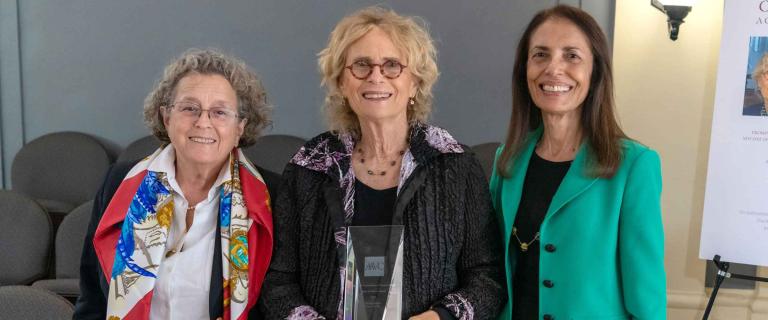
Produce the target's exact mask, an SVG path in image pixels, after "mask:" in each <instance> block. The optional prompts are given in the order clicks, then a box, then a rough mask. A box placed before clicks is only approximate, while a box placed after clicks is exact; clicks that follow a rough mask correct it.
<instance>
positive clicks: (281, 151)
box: [243, 134, 306, 173]
mask: <svg viewBox="0 0 768 320" xmlns="http://www.w3.org/2000/svg"><path fill="white" fill-rule="evenodd" d="M304 143H306V140H304V139H302V138H299V137H295V136H289V135H282V134H275V135H267V136H263V137H261V138H259V140H257V141H256V144H254V145H252V146H250V147H248V148H245V149H244V150H243V153H245V156H246V157H248V159H249V160H251V162H253V164H255V165H258V166H259V167H262V168H264V169H267V170H270V171H273V172H276V173H282V172H283V169H284V168H285V165H286V164H288V161H290V160H291V158H292V157H293V155H294V154H296V152H297V151H299V148H301V146H303V145H304Z"/></svg>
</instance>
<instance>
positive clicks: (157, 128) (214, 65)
mask: <svg viewBox="0 0 768 320" xmlns="http://www.w3.org/2000/svg"><path fill="white" fill-rule="evenodd" d="M192 73H196V74H205V75H210V74H218V75H221V76H223V77H224V78H226V79H227V80H229V84H230V85H231V86H232V89H234V90H235V93H236V94H237V104H238V106H237V110H238V113H239V114H240V116H241V117H242V119H245V120H247V121H246V123H245V129H244V130H243V135H242V136H241V137H240V141H239V144H238V146H239V147H247V146H250V145H252V144H254V143H255V142H256V139H257V138H258V137H259V135H260V134H261V131H262V130H263V129H264V128H265V127H267V126H269V125H270V124H271V123H272V121H271V119H270V112H271V109H272V107H271V106H270V105H269V104H267V92H266V91H265V90H264V86H263V85H262V83H261V80H260V79H259V77H258V76H257V75H256V73H254V72H253V71H252V70H250V69H249V68H248V66H247V65H246V64H245V62H243V61H242V60H240V59H237V58H235V57H233V56H229V55H226V54H224V53H222V52H220V51H217V50H215V49H206V50H200V49H190V50H187V51H186V52H184V53H183V54H182V55H181V56H179V57H178V58H177V59H176V60H174V61H173V62H171V64H169V65H168V66H167V67H165V70H164V71H163V76H162V78H160V80H159V81H158V82H157V83H156V84H155V87H154V88H153V89H152V91H151V92H150V93H149V95H147V98H146V99H144V123H145V124H146V125H147V127H149V128H150V129H152V134H153V135H154V136H155V137H157V138H158V139H159V140H160V141H162V142H164V143H169V142H170V138H169V137H168V131H167V130H166V128H165V125H164V123H163V116H162V114H161V112H160V109H161V108H163V107H165V106H168V105H170V104H171V103H172V101H173V98H174V95H175V89H176V85H177V84H178V83H179V81H181V79H182V78H184V77H185V76H187V75H189V74H192Z"/></svg>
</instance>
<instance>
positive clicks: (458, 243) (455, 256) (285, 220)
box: [259, 126, 506, 319]
mask: <svg viewBox="0 0 768 320" xmlns="http://www.w3.org/2000/svg"><path fill="white" fill-rule="evenodd" d="M412 130H413V131H412V133H411V140H410V148H409V150H410V152H411V154H412V155H413V162H412V164H416V166H415V168H413V167H411V166H410V165H409V164H406V163H405V162H406V160H405V159H404V160H403V161H404V164H403V167H404V168H409V167H410V168H413V169H412V170H413V171H412V173H411V174H410V175H409V176H408V177H407V178H404V179H403V180H404V181H403V185H402V187H401V188H400V191H399V192H398V195H397V200H396V203H395V208H394V212H393V223H392V224H395V225H404V227H405V230H404V253H403V290H404V293H403V319H407V318H408V317H409V316H412V315H415V314H418V313H421V312H424V311H427V310H429V309H430V308H436V309H440V308H442V309H444V310H447V311H449V312H450V314H451V315H453V316H455V317H457V318H461V319H490V318H493V317H495V316H496V315H497V314H498V312H499V311H501V308H502V306H503V304H504V302H505V301H506V288H505V287H504V280H503V279H504V276H503V271H502V270H503V269H502V264H503V262H502V261H501V257H503V254H502V252H501V248H500V244H499V243H498V237H499V236H500V235H499V229H498V227H497V224H498V223H497V220H496V216H495V215H494V213H493V209H492V207H491V202H490V195H489V193H488V186H487V184H486V179H485V175H484V174H483V170H482V168H481V167H480V164H479V163H478V161H477V160H476V158H475V157H474V156H473V155H472V154H471V152H465V151H469V150H467V149H466V147H463V146H460V145H459V144H458V143H457V142H455V140H453V138H452V137H450V135H449V134H448V133H447V132H445V131H444V130H442V129H439V128H436V127H428V126H419V127H415V128H413V129H412ZM343 139H346V138H343ZM345 141H348V140H345ZM351 150H352V146H351V145H350V142H344V141H341V140H340V139H339V137H337V136H336V135H335V134H332V133H325V134H322V135H320V136H318V137H316V138H314V139H312V140H311V141H309V142H307V144H306V145H305V146H304V147H303V148H302V149H301V150H300V151H299V153H298V154H297V155H296V156H295V157H294V158H293V160H291V163H289V164H288V165H287V166H286V168H285V171H284V172H283V177H282V178H283V185H282V186H281V192H280V195H279V196H278V197H277V198H276V200H275V201H274V202H273V203H274V213H273V217H274V228H275V233H274V234H275V246H274V248H273V250H274V252H273V254H272V263H271V264H270V267H269V271H268V272H267V277H266V279H265V280H264V285H263V286H262V295H261V298H260V300H259V307H260V309H261V310H262V314H263V315H264V317H265V318H266V319H285V318H286V317H288V316H289V314H292V313H293V312H297V310H304V309H307V308H309V307H311V308H312V309H314V310H315V311H316V312H317V313H319V314H320V315H322V316H325V317H326V318H327V319H336V315H337V313H338V312H337V310H338V306H339V301H340V299H341V297H340V274H339V269H340V266H341V265H343V261H340V260H341V258H340V255H339V253H338V252H337V250H338V249H339V246H338V245H337V242H336V241H335V240H334V234H335V232H336V231H337V230H339V229H340V228H343V227H344V226H345V225H346V222H345V209H344V205H343V202H344V200H343V199H344V197H345V196H344V195H345V192H346V191H345V189H343V188H342V187H341V184H340V183H341V182H342V181H340V179H344V181H347V178H341V177H340V175H344V177H350V176H349V175H348V174H347V173H348V172H349V171H350V170H351V169H350V161H349V159H350V156H351ZM449 150H450V151H449ZM409 163H410V162H409ZM406 170H407V169H406ZM352 185H354V181H352ZM351 202H354V201H351ZM398 217H399V218H398ZM438 312H440V311H438ZM304 319H309V318H308V317H306V316H305V317H304Z"/></svg>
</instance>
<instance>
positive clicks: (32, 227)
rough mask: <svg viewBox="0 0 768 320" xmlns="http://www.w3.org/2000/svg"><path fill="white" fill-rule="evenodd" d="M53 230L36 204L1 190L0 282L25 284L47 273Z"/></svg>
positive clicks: (41, 209) (28, 199) (43, 211)
mask: <svg viewBox="0 0 768 320" xmlns="http://www.w3.org/2000/svg"><path fill="white" fill-rule="evenodd" d="M52 233H53V231H52V226H51V219H50V218H49V217H48V213H47V212H45V210H44V209H43V208H42V207H40V205H39V204H37V203H36V202H35V201H33V200H32V199H30V198H29V197H27V196H25V195H23V194H20V193H17V192H14V191H9V190H0V285H13V284H28V283H31V282H32V281H34V280H36V279H39V278H41V277H42V276H44V275H46V274H47V270H48V256H49V253H50V248H51V238H52V237H53V236H52Z"/></svg>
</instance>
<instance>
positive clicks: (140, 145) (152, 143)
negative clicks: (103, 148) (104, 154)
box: [117, 135, 160, 162]
mask: <svg viewBox="0 0 768 320" xmlns="http://www.w3.org/2000/svg"><path fill="white" fill-rule="evenodd" d="M159 147H160V140H157V138H155V136H152V135H150V136H146V137H143V138H140V139H138V140H136V141H134V142H131V144H129V145H128V146H127V147H125V150H123V152H121V153H120V155H119V156H117V162H121V161H132V160H141V159H144V157H146V156H149V155H150V154H152V152H155V150H157V148H159Z"/></svg>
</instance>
